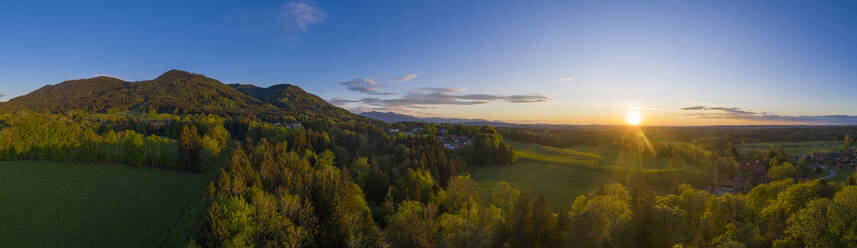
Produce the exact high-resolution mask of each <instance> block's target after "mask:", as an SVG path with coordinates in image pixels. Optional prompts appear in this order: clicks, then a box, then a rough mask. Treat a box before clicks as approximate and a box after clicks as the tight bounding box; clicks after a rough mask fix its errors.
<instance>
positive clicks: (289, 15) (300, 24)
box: [279, 2, 327, 33]
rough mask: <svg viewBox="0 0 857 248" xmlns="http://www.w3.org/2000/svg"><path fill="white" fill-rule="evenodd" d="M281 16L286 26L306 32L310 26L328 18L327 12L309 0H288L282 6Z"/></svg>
mask: <svg viewBox="0 0 857 248" xmlns="http://www.w3.org/2000/svg"><path fill="white" fill-rule="evenodd" d="M279 17H280V20H281V21H282V22H283V23H284V24H285V25H286V26H287V27H286V28H289V29H292V28H296V29H297V30H299V31H300V32H303V33H306V32H307V31H308V30H309V28H310V27H312V26H313V25H315V24H317V23H320V22H322V21H324V20H325V19H327V13H325V12H324V11H322V10H320V9H319V8H318V7H316V6H313V5H312V4H311V3H309V2H287V3H284V4H283V5H282V6H281V7H280V12H279Z"/></svg>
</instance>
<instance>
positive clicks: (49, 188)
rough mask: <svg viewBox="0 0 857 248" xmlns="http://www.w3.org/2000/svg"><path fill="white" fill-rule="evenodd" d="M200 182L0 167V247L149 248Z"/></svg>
mask: <svg viewBox="0 0 857 248" xmlns="http://www.w3.org/2000/svg"><path fill="white" fill-rule="evenodd" d="M201 177H202V176H201V175H200V174H195V173H187V172H177V171H170V170H162V169H155V168H145V167H131V166H126V165H101V164H90V163H81V162H54V161H3V162H0V246H3V247H157V246H158V245H159V244H160V243H161V241H162V240H163V239H164V237H165V235H166V234H167V232H168V230H170V227H171V226H172V225H173V224H174V222H175V220H176V219H177V217H179V216H180V215H181V214H182V210H183V209H184V207H185V205H186V204H187V200H188V197H189V196H191V195H193V193H195V191H196V190H197V188H198V187H196V186H195V185H197V184H199V183H198V182H199V179H200V178H201Z"/></svg>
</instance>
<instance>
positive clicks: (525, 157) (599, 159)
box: [468, 141, 705, 208]
mask: <svg viewBox="0 0 857 248" xmlns="http://www.w3.org/2000/svg"><path fill="white" fill-rule="evenodd" d="M509 143H510V144H511V145H512V146H514V147H515V150H516V152H517V154H518V161H517V162H516V163H515V164H513V165H509V166H492V167H475V166H473V167H470V168H468V169H469V172H470V173H471V175H472V177H473V178H474V179H475V180H476V181H477V182H479V184H480V188H481V189H480V191H481V193H482V198H483V199H484V200H488V199H490V198H489V197H490V192H491V189H493V188H494V186H496V185H497V183H499V182H500V181H505V182H508V183H509V184H510V185H512V187H515V188H517V189H519V190H521V192H525V193H531V194H541V195H544V196H545V198H546V199H547V200H548V201H549V202H550V203H551V206H553V207H554V208H559V207H568V206H570V205H571V202H572V201H573V200H574V198H575V197H577V196H578V195H581V194H585V193H587V192H589V191H591V190H593V189H595V188H597V187H599V186H601V185H604V184H608V183H611V182H620V183H624V182H626V181H627V178H628V177H627V176H628V174H627V171H625V170H616V169H615V168H614V167H610V166H606V165H605V162H603V161H615V160H616V158H615V156H618V153H616V152H603V155H602V154H600V153H599V152H598V149H594V148H592V147H581V149H577V148H567V149H562V148H555V147H547V146H541V145H537V144H531V143H523V142H515V141H509ZM647 167H649V168H662V167H663V165H652V166H647ZM635 175H636V176H637V177H639V175H644V177H645V179H646V181H647V182H649V183H650V185H652V186H653V187H654V188H655V189H656V190H658V191H660V192H664V191H666V190H668V189H669V187H670V186H671V185H675V184H678V183H682V182H688V183H692V184H694V185H703V184H704V182H703V181H704V180H705V175H702V173H701V172H699V171H693V170H669V169H646V170H644V171H642V172H637V173H636V174H635Z"/></svg>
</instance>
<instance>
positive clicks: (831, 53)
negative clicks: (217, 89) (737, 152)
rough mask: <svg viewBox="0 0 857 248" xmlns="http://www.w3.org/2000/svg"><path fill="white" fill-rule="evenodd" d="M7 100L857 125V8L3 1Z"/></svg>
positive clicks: (1, 89)
mask: <svg viewBox="0 0 857 248" xmlns="http://www.w3.org/2000/svg"><path fill="white" fill-rule="evenodd" d="M0 6H2V7H0V100H9V99H10V98H12V97H15V96H20V95H23V94H26V93H28V92H30V91H33V90H35V89H38V88H39V87H42V86H44V85H46V84H56V83H59V82H62V81H65V80H71V79H79V78H89V77H95V76H100V75H108V76H112V77H116V78H120V79H123V80H127V81H139V80H149V79H153V78H155V77H157V76H158V75H160V74H161V73H163V72H165V71H167V70H170V69H179V70H185V71H189V72H194V73H200V74H204V75H206V76H209V77H212V78H215V79H218V80H220V81H222V82H224V83H248V84H255V85H258V86H263V87H265V86H270V85H274V84H282V83H290V84H295V85H298V86H300V87H302V88H304V89H305V90H307V91H308V92H310V93H313V94H316V95H319V96H320V97H322V98H324V99H326V100H328V101H329V102H331V103H334V104H336V105H338V106H342V107H344V108H346V109H349V110H351V111H353V112H362V111H393V112H398V113H403V114H410V115H415V116H432V117H457V118H479V119H488V120H500V121H509V122H519V123H555V124H622V123H623V122H624V120H625V116H626V115H627V113H629V112H637V113H639V114H640V115H641V116H642V118H643V124H644V125H747V124H857V69H855V68H857V49H855V44H857V28H854V27H857V15H854V14H853V13H856V12H857V2H854V1H217V0H214V1H33V0H30V1H18V0H11V1H3V3H0Z"/></svg>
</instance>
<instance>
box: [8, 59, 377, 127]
mask: <svg viewBox="0 0 857 248" xmlns="http://www.w3.org/2000/svg"><path fill="white" fill-rule="evenodd" d="M17 110H28V111H35V112H63V111H69V110H83V111H91V112H106V111H113V110H115V111H140V112H147V111H151V110H156V111H158V112H162V113H210V114H218V115H224V116H256V117H260V118H267V119H271V118H282V117H285V116H292V117H296V118H299V117H312V116H319V115H323V116H328V117H332V118H335V119H355V118H356V119H363V120H365V119H366V118H365V117H361V116H358V115H355V114H352V113H350V112H348V111H347V110H344V109H341V108H339V107H336V106H333V105H331V104H329V103H328V102H326V101H324V100H322V99H321V98H319V97H318V96H316V95H313V94H310V93H307V92H305V91H304V90H303V89H301V88H300V87H297V86H294V85H288V84H280V85H274V86H271V87H268V88H260V87H256V86H253V85H247V84H231V85H227V84H223V83H221V82H220V81H217V80H215V79H212V78H208V77H206V76H204V75H201V74H193V73H189V72H184V71H179V70H171V71H168V72H166V73H164V74H162V75H161V76H159V77H157V78H155V79H153V80H146V81H138V82H125V81H123V80H120V79H116V78H111V77H96V78H90V79H80V80H70V81H65V82H62V83H59V84H56V85H46V86H44V87H42V88H40V89H37V90H35V91H33V92H30V93H29V94H27V95H23V96H19V97H16V98H13V99H10V100H9V101H7V102H2V103H0V111H3V112H6V111H17Z"/></svg>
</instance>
